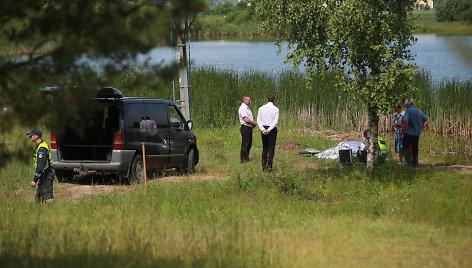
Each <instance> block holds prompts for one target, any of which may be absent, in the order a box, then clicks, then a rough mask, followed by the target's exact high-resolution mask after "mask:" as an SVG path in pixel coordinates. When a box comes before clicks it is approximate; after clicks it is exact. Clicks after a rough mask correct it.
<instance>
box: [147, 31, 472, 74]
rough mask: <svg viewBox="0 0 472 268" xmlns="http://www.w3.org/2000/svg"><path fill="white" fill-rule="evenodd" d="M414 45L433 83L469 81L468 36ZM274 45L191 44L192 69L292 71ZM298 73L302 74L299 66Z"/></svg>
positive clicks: (155, 59) (161, 56) (172, 55)
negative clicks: (299, 71) (452, 80)
mask: <svg viewBox="0 0 472 268" xmlns="http://www.w3.org/2000/svg"><path fill="white" fill-rule="evenodd" d="M416 38H417V39H418V41H417V42H416V43H415V44H414V45H413V46H412V47H411V51H412V53H413V54H414V55H415V60H414V62H415V63H416V65H417V66H418V67H419V68H420V69H424V70H426V71H428V72H429V73H430V74H431V76H432V79H433V81H441V80H451V79H457V80H472V35H468V36H436V35H417V36H416ZM276 50H277V49H276V47H275V46H274V42H257V41H224V40H220V41H196V42H191V46H190V58H191V64H192V68H195V67H204V66H212V67H214V68H217V69H230V70H234V71H236V72H244V71H247V70H253V71H261V72H266V73H270V74H277V73H280V72H281V71H283V70H294V67H293V65H291V64H284V63H283V62H284V59H285V55H286V51H287V50H286V48H285V49H283V50H282V53H281V54H280V55H277V53H276ZM145 58H148V61H149V63H150V64H159V63H169V62H171V61H172V60H175V59H176V50H175V49H174V48H170V47H159V48H155V49H153V50H151V51H150V52H149V53H148V54H146V55H141V56H140V57H139V61H140V62H142V61H143V60H144V59H145ZM300 70H302V71H303V70H304V68H303V66H301V67H300Z"/></svg>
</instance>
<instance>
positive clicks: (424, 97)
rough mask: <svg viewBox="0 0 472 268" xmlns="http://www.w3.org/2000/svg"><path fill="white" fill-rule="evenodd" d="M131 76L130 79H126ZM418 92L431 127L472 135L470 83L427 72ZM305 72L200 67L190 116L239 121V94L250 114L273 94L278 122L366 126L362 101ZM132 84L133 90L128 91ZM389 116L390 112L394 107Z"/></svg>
mask: <svg viewBox="0 0 472 268" xmlns="http://www.w3.org/2000/svg"><path fill="white" fill-rule="evenodd" d="M125 77H126V78H127V79H137V80H145V79H153V78H152V76H149V75H148V74H140V73H134V74H132V75H127V76H125ZM128 77H132V78H128ZM127 79H124V80H122V81H121V82H119V83H118V85H120V83H121V84H123V86H125V88H123V91H124V93H125V95H128V96H153V97H163V98H170V97H171V94H170V92H172V89H171V87H170V84H164V83H161V84H159V85H157V84H156V85H155V87H158V86H159V88H158V89H157V90H156V88H155V87H153V86H148V87H146V88H143V87H140V88H133V87H132V86H131V87H129V86H128V84H130V85H133V83H128V84H127V82H126V81H127ZM414 81H415V86H416V88H418V91H417V92H416V93H415V94H414V95H413V96H412V97H413V98H414V99H415V101H416V103H415V106H417V107H418V108H420V109H422V110H423V111H424V112H425V113H426V114H427V115H428V117H429V118H430V121H431V125H430V127H431V130H432V131H433V132H435V133H439V134H443V135H457V136H463V137H467V138H471V137H472V126H471V110H472V108H471V106H470V103H472V82H471V81H447V82H439V83H435V82H433V81H431V78H430V76H429V75H428V74H427V73H425V72H420V73H419V74H418V75H417V76H416V77H415V79H414ZM306 85H307V83H306V78H305V76H304V74H301V73H297V72H292V71H286V72H283V73H281V74H280V75H278V76H276V75H269V74H265V73H258V72H253V71H247V72H245V73H237V72H234V71H231V70H216V69H213V68H200V69H196V70H194V71H193V73H192V101H191V105H192V108H191V109H192V119H193V120H194V121H195V122H196V123H197V124H199V125H202V126H214V127H220V126H228V125H236V124H238V115H237V109H238V107H239V105H240V103H241V97H242V96H244V95H248V96H250V97H251V99H252V104H251V109H252V111H253V113H254V115H256V114H257V108H258V107H259V106H261V105H263V104H264V103H265V102H266V97H267V94H269V93H275V94H276V95H277V100H276V105H277V106H278V107H279V108H280V110H281V124H282V125H287V126H288V125H293V126H303V127H310V128H315V129H321V130H322V129H335V130H345V131H350V130H356V131H359V130H363V129H365V128H366V127H367V113H366V109H365V106H364V104H363V103H361V102H353V101H352V100H351V99H350V98H349V95H347V94H346V93H343V92H342V91H341V90H340V89H339V88H337V87H336V86H335V78H334V75H328V76H326V77H324V78H321V77H315V78H313V80H312V82H311V87H309V88H307V86H306ZM130 88H131V90H130ZM392 114H393V110H392ZM380 130H381V131H382V132H390V131H392V130H393V128H392V126H391V115H390V114H387V115H382V116H381V117H380Z"/></svg>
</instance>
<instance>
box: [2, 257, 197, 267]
mask: <svg viewBox="0 0 472 268" xmlns="http://www.w3.org/2000/svg"><path fill="white" fill-rule="evenodd" d="M0 266H1V267H5V268H7V267H185V266H192V267H195V266H196V267H199V266H204V265H203V263H199V262H198V261H195V262H194V263H186V262H184V261H182V260H180V259H177V258H173V259H172V258H170V259H169V258H160V259H155V260H152V259H148V258H145V257H144V258H140V257H139V256H133V257H130V258H126V257H125V256H110V255H106V256H100V255H92V256H88V255H85V256H71V257H58V258H55V259H53V260H51V259H45V258H44V259H43V258H34V257H28V256H22V257H11V256H5V255H3V256H0Z"/></svg>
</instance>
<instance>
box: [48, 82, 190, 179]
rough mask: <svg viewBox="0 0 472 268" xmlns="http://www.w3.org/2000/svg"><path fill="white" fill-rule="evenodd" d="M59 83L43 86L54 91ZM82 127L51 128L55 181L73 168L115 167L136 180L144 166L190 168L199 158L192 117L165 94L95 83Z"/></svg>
mask: <svg viewBox="0 0 472 268" xmlns="http://www.w3.org/2000/svg"><path fill="white" fill-rule="evenodd" d="M56 90H58V88H44V89H41V91H42V92H46V93H49V92H54V91H56ZM97 90H98V91H97V92H99V94H98V96H99V97H98V98H94V99H91V100H90V101H91V102H94V105H93V106H94V109H93V110H92V111H90V112H92V113H93V115H92V116H90V115H89V118H92V119H88V122H87V124H86V127H85V128H83V129H81V130H80V131H77V128H74V127H72V126H69V127H67V128H66V130H65V131H64V132H63V133H62V134H60V135H57V136H56V135H55V134H54V133H53V134H51V156H52V158H53V159H54V162H53V164H52V166H53V168H54V170H55V172H56V177H57V178H58V180H59V181H62V180H63V179H65V178H70V177H72V176H73V175H74V174H75V173H80V174H87V173H92V172H107V173H110V172H112V173H116V174H118V175H119V176H121V177H127V178H129V179H130V181H133V182H139V181H141V180H142V178H143V176H144V172H143V171H144V169H143V157H142V155H143V144H144V152H145V156H146V169H154V170H155V169H169V168H176V169H177V170H181V171H183V172H193V171H194V168H195V165H196V164H197V163H198V160H199V153H198V149H197V139H196V137H195V134H194V133H193V131H192V121H190V120H189V121H186V120H185V118H184V116H183V115H182V113H181V112H180V110H179V108H178V107H177V105H176V104H175V103H174V102H172V101H169V100H163V99H150V98H128V97H126V98H124V97H123V96H122V94H121V92H120V91H119V90H117V89H115V88H110V87H106V88H98V89H97Z"/></svg>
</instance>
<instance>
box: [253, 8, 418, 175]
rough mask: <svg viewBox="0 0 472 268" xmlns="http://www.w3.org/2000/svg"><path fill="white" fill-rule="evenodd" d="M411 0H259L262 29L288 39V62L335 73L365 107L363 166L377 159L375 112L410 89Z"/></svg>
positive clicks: (313, 70)
mask: <svg viewBox="0 0 472 268" xmlns="http://www.w3.org/2000/svg"><path fill="white" fill-rule="evenodd" d="M413 3H414V1H411V0H395V1H390V0H375V1H374V0H352V1H350V0H347V1H334V0H311V1H304V0H259V1H257V6H256V11H257V13H258V14H259V15H260V16H261V18H262V20H263V23H262V25H261V27H262V29H263V30H264V31H268V32H278V33H279V34H280V36H281V37H280V38H278V40H277V42H276V45H277V46H279V49H280V48H281V46H282V45H284V44H285V43H284V42H286V44H287V46H288V53H287V61H290V62H292V63H293V64H294V65H295V66H298V65H300V64H305V66H306V72H307V74H308V76H309V77H310V76H312V75H315V74H321V75H323V74H325V73H327V72H333V71H334V72H336V73H337V81H338V83H337V85H338V86H339V87H341V88H342V89H343V90H345V91H348V92H350V93H351V94H350V95H352V96H354V97H355V98H357V99H359V100H360V101H361V102H362V103H364V104H365V106H366V108H367V112H368V125H369V130H370V131H369V133H370V134H369V141H372V142H369V145H370V146H369V147H370V148H369V154H368V157H367V170H368V171H369V170H370V171H371V170H372V168H373V167H374V166H375V164H376V162H377V161H376V159H377V147H376V146H374V145H375V144H376V142H377V135H378V122H379V114H380V113H382V112H386V111H388V110H389V108H390V107H392V106H393V105H395V104H398V103H399V102H400V100H402V99H404V98H405V97H406V96H407V95H408V93H409V92H411V90H412V83H411V82H412V77H413V74H414V72H415V68H414V65H412V64H411V60H412V55H411V52H410V50H409V47H410V46H411V45H412V44H413V43H414V42H415V38H414V36H413V35H412V32H413V27H414V26H413V23H412V16H411V10H412V7H413Z"/></svg>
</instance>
